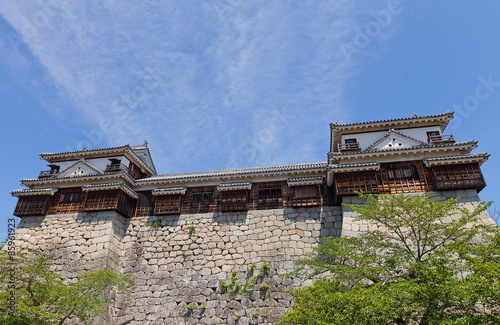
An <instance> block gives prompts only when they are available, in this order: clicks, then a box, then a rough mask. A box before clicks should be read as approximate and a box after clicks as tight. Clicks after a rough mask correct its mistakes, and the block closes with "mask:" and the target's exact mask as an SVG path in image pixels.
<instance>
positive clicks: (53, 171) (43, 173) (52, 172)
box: [38, 169, 59, 178]
mask: <svg viewBox="0 0 500 325" xmlns="http://www.w3.org/2000/svg"><path fill="white" fill-rule="evenodd" d="M57 174H59V170H57V169H51V170H42V171H41V172H40V174H39V175H38V178H47V177H52V176H55V175H57Z"/></svg>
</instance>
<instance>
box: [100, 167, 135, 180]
mask: <svg viewBox="0 0 500 325" xmlns="http://www.w3.org/2000/svg"><path fill="white" fill-rule="evenodd" d="M104 172H105V173H119V172H123V173H126V174H128V175H129V176H130V177H132V178H133V179H137V178H141V173H140V170H139V169H137V168H134V170H130V169H129V168H128V167H127V166H125V165H124V164H109V165H107V166H106V169H105V170H104Z"/></svg>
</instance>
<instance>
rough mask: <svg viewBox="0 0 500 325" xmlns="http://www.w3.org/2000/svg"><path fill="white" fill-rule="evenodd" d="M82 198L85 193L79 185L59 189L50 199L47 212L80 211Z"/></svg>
mask: <svg viewBox="0 0 500 325" xmlns="http://www.w3.org/2000/svg"><path fill="white" fill-rule="evenodd" d="M84 198H85V193H84V192H83V191H82V188H81V187H72V188H64V189H60V190H59V191H57V193H56V194H55V195H54V198H53V199H52V205H51V207H50V208H49V211H48V214H61V213H78V212H82V208H83V199H84Z"/></svg>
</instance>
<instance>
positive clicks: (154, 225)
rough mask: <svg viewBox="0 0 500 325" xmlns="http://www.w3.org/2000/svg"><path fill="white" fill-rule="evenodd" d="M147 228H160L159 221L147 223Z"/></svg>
mask: <svg viewBox="0 0 500 325" xmlns="http://www.w3.org/2000/svg"><path fill="white" fill-rule="evenodd" d="M149 227H150V228H152V229H158V228H160V227H161V220H155V221H151V222H150V223H149Z"/></svg>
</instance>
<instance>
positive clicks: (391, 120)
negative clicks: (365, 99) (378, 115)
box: [330, 111, 453, 127]
mask: <svg viewBox="0 0 500 325" xmlns="http://www.w3.org/2000/svg"><path fill="white" fill-rule="evenodd" d="M447 115H453V112H451V111H448V112H446V113H441V114H433V115H426V116H412V117H404V118H396V119H390V120H377V121H370V122H358V123H347V124H333V123H332V124H330V126H331V127H344V126H352V125H361V124H370V123H386V122H396V121H405V120H418V119H426V118H433V117H441V116H447Z"/></svg>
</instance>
